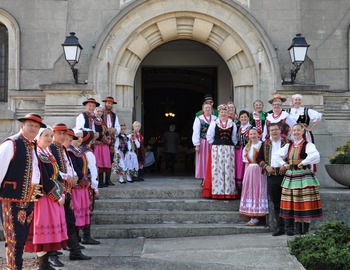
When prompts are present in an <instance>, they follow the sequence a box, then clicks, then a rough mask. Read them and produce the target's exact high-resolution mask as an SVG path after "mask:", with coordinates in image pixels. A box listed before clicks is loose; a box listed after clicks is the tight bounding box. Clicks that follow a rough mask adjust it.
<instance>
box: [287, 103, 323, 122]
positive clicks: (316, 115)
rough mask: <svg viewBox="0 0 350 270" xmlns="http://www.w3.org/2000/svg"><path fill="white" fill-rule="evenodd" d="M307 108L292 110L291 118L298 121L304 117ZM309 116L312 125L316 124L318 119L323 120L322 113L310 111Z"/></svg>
mask: <svg viewBox="0 0 350 270" xmlns="http://www.w3.org/2000/svg"><path fill="white" fill-rule="evenodd" d="M304 112H305V107H300V108H298V109H297V108H291V109H290V116H291V117H292V118H293V119H294V120H295V121H297V120H298V118H299V116H300V115H304ZM307 114H308V116H309V118H310V121H311V123H315V122H316V121H317V120H318V119H321V118H322V113H319V112H317V111H315V110H313V109H308V111H307Z"/></svg>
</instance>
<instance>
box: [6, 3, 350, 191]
mask: <svg viewBox="0 0 350 270" xmlns="http://www.w3.org/2000/svg"><path fill="white" fill-rule="evenodd" d="M335 3H336V4H335ZM349 8H350V2H349V1H346V0H343V1H342V0H337V1H326V0H303V1H302V0H297V1H290V0H237V1H233V0H178V1H173V0H149V1H145V0H123V1H122V0H121V1H115V0H113V1H112V0H99V1H91V0H84V1H72V0H37V1H34V2H33V1H26V0H17V1H15V2H14V1H11V0H3V1H1V3H0V22H1V23H3V24H4V25H5V26H6V27H7V29H8V35H9V51H8V53H9V64H8V69H9V77H8V92H9V94H8V102H6V103H3V104H2V105H3V106H1V107H0V121H1V125H0V135H1V137H2V138H4V137H6V136H8V135H9V134H11V133H13V132H15V131H16V130H17V129H18V123H17V122H16V121H14V119H15V118H17V117H19V116H22V115H24V114H26V113H28V112H32V111H35V112H38V113H41V114H42V115H43V116H44V117H45V122H47V123H48V124H53V123H54V122H56V121H57V120H62V121H63V120H64V121H66V122H67V124H69V125H73V124H74V117H75V116H76V115H77V114H78V113H79V112H80V111H81V109H82V107H81V102H82V101H83V100H85V99H86V98H87V97H92V96H93V97H95V98H97V99H98V100H101V99H102V98H103V97H105V96H107V95H113V96H114V97H115V98H116V100H118V104H117V106H116V110H117V111H118V115H119V118H121V119H122V120H123V121H125V122H126V123H127V125H128V126H130V125H131V122H132V121H133V115H134V114H135V111H136V113H140V111H139V103H138V102H137V100H136V99H135V93H137V91H138V90H137V85H135V81H136V82H137V74H138V70H139V68H140V66H141V65H142V61H143V60H144V59H145V58H146V57H147V55H148V54H150V53H151V52H152V51H154V50H156V49H157V48H158V47H159V46H161V45H163V44H165V43H168V42H171V41H176V40H188V41H197V42H199V43H202V44H204V45H206V46H208V47H209V48H211V49H212V50H214V51H215V52H216V53H217V55H218V56H219V57H220V58H221V59H222V60H223V61H224V63H225V64H226V67H227V69H228V71H229V73H230V76H231V79H232V92H233V93H234V99H235V102H236V103H237V104H238V107H239V109H250V107H251V105H250V104H252V102H253V101H254V100H255V99H258V98H259V99H261V100H263V101H266V100H268V99H269V97H271V95H272V94H273V93H275V92H278V93H281V94H283V95H286V96H287V97H289V98H290V97H291V95H292V94H294V93H296V92H299V93H301V94H303V95H304V96H305V99H304V104H306V105H309V106H310V107H312V108H315V109H317V110H318V111H320V112H322V113H323V114H324V119H323V121H322V124H321V125H320V126H319V128H318V129H317V131H316V141H317V144H318V145H319V146H322V148H321V149H320V152H321V154H322V162H321V164H320V166H319V174H318V175H319V178H320V180H321V182H322V184H324V185H327V186H333V185H335V184H334V183H333V182H332V181H331V180H329V179H328V177H327V174H326V173H325V171H324V169H323V164H324V163H327V162H328V157H329V156H330V155H332V154H333V149H334V148H335V147H336V146H337V145H340V144H341V143H342V142H343V141H345V140H346V139H347V138H348V136H349V134H350V126H349V125H348V124H347V123H348V120H349V118H350V116H349V102H348V100H349V77H350V76H349V23H350V13H349V12H348V10H349ZM70 31H74V32H76V33H77V36H78V37H79V41H80V44H81V45H82V46H83V48H84V50H83V52H82V57H81V59H80V62H79V64H78V65H77V66H76V67H77V68H78V70H79V84H74V80H73V77H72V73H71V70H70V68H69V66H68V65H67V63H66V61H65V59H64V56H63V53H62V47H61V44H62V43H63V41H64V38H65V36H66V35H68V33H69V32H70ZM299 32H301V33H302V34H303V36H304V37H306V40H307V42H308V43H309V44H310V45H311V46H310V48H309V50H308V58H307V60H306V61H305V63H304V64H303V66H302V68H301V71H300V72H299V73H298V75H297V80H296V84H295V85H290V84H288V83H287V82H288V81H290V70H291V68H292V65H291V63H290V59H289V53H288V51H287V49H288V47H289V46H290V44H291V40H292V39H293V37H294V36H295V34H296V33H299ZM226 96H227V93H226V92H225V91H224V90H220V89H219V92H218V99H219V100H225V99H226ZM339 127H342V129H341V130H340V129H339Z"/></svg>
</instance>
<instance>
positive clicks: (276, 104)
mask: <svg viewBox="0 0 350 270" xmlns="http://www.w3.org/2000/svg"><path fill="white" fill-rule="evenodd" d="M272 106H282V104H280V103H274V104H272Z"/></svg>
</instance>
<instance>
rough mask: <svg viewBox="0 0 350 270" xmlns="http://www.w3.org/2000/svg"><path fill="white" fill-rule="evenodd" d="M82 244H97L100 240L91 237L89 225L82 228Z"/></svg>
mask: <svg viewBox="0 0 350 270" xmlns="http://www.w3.org/2000/svg"><path fill="white" fill-rule="evenodd" d="M81 243H82V244H83V245H99V244H101V242H100V241H97V240H95V239H93V238H92V237H91V230H90V225H89V227H87V228H85V229H83V240H82V241H81Z"/></svg>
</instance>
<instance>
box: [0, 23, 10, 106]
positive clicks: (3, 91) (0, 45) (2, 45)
mask: <svg viewBox="0 0 350 270" xmlns="http://www.w3.org/2000/svg"><path fill="white" fill-rule="evenodd" d="M8 45H9V43H8V31H7V28H6V26H5V25H4V24H2V23H0V101H5V102H6V101H7V91H8V55H9V54H8Z"/></svg>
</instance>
